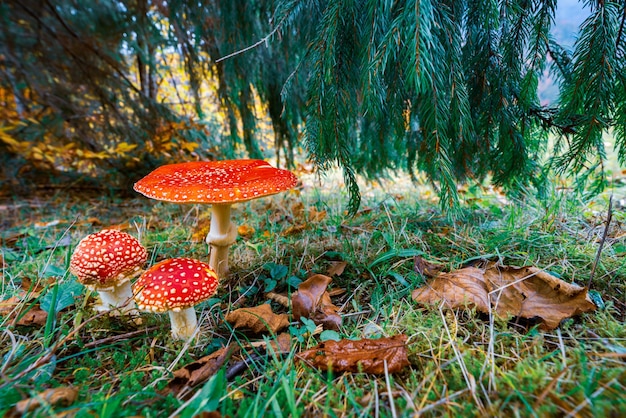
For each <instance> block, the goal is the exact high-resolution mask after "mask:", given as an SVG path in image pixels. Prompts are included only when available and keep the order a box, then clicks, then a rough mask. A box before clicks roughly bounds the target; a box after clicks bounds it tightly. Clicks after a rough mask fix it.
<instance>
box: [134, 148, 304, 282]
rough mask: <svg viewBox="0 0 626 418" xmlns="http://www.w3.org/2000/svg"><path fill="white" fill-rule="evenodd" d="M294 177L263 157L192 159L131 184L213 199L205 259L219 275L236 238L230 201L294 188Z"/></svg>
mask: <svg viewBox="0 0 626 418" xmlns="http://www.w3.org/2000/svg"><path fill="white" fill-rule="evenodd" d="M296 183H297V178H296V176H295V175H294V174H293V173H292V172H291V171H288V170H283V169H279V168H275V167H272V166H271V165H270V164H269V163H267V162H265V161H263V160H223V161H193V162H188V163H180V164H169V165H164V166H161V167H159V168H157V169H156V170H154V171H153V172H152V173H150V174H148V175H147V176H145V177H144V178H143V179H141V180H139V181H138V182H137V183H135V187H134V188H135V190H136V191H137V192H139V193H141V194H143V195H145V196H147V197H149V198H151V199H157V200H164V201H167V202H178V203H210V204H212V213H211V229H210V230H209V234H208V235H207V237H206V242H207V244H209V245H210V246H211V254H210V257H209V264H210V265H211V267H212V268H213V269H215V270H216V271H217V273H218V275H219V277H224V276H225V275H226V274H228V248H229V247H230V245H231V244H232V243H233V242H235V239H236V238H237V228H236V227H235V226H234V225H233V224H232V223H231V221H230V205H232V204H233V203H236V202H244V201H246V200H252V199H256V198H259V197H263V196H269V195H272V194H276V193H279V192H282V191H285V190H288V189H291V188H292V187H294V186H295V185H296Z"/></svg>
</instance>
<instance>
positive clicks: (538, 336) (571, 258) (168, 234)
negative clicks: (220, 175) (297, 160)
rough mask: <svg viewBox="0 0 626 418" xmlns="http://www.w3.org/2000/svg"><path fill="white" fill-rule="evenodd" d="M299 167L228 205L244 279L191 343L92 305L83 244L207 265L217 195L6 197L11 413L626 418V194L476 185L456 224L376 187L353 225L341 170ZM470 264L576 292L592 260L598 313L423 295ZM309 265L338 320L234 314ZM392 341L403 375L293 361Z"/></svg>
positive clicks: (235, 271)
mask: <svg viewBox="0 0 626 418" xmlns="http://www.w3.org/2000/svg"><path fill="white" fill-rule="evenodd" d="M300 175H301V178H302V184H303V185H302V187H300V188H298V189H297V190H294V191H291V192H286V193H283V194H280V195H276V196H273V197H271V198H264V199H260V200H257V201H253V202H249V203H245V204H240V205H236V206H234V207H233V216H232V218H233V219H234V220H235V221H236V222H237V223H238V225H239V233H240V236H239V238H238V240H237V242H236V243H235V244H234V246H233V247H232V248H231V255H230V266H231V274H230V275H229V276H228V277H227V278H224V279H223V280H222V281H221V283H220V287H219V290H218V292H217V294H216V295H215V296H214V297H213V298H211V299H210V300H208V301H207V302H204V303H202V304H200V305H199V306H197V307H196V312H197V313H198V314H199V318H200V320H199V322H200V324H201V327H200V331H199V334H198V337H197V338H195V339H192V340H190V341H175V340H173V339H172V338H171V335H170V331H169V329H170V326H169V319H168V317H167V315H157V314H151V313H143V314H142V315H141V321H137V320H133V319H132V318H129V317H125V316H110V315H107V314H96V313H95V312H94V311H93V309H92V306H93V303H94V302H95V299H96V295H95V294H93V293H89V292H88V291H86V289H85V288H83V287H82V286H81V285H80V284H78V283H77V282H76V279H75V278H74V277H73V276H72V275H71V274H70V273H69V272H68V266H69V259H70V256H71V253H72V251H73V249H74V248H75V246H76V244H77V243H78V241H79V240H80V239H81V238H82V237H84V236H85V235H87V234H90V233H93V232H96V231H98V230H100V229H104V228H117V229H121V230H123V231H126V232H128V233H130V234H131V235H134V236H135V237H137V238H138V239H139V240H140V241H141V242H142V243H143V245H144V246H145V247H146V248H147V249H148V254H149V256H148V263H147V264H148V265H153V264H154V263H156V262H158V261H161V260H163V259H166V258H171V257H182V256H185V257H193V258H198V259H201V260H206V259H207V246H206V244H205V243H204V236H205V235H206V233H207V231H208V226H209V221H210V215H209V207H208V206H202V205H178V204H171V203H164V202H156V201H152V200H149V199H146V198H143V197H136V198H131V199H126V198H124V199H122V198H118V197H116V196H115V195H114V194H113V193H109V194H107V195H106V196H95V195H93V193H71V194H69V195H68V194H65V192H61V191H58V190H57V191H54V190H52V191H50V190H49V191H47V192H45V193H43V192H42V193H39V194H38V195H36V196H31V197H29V198H19V197H4V198H2V199H1V200H0V215H1V218H2V220H1V225H2V229H1V231H0V233H1V235H0V238H1V246H0V265H1V267H2V270H0V274H1V275H2V279H3V280H2V285H1V287H0V356H1V357H0V361H1V364H0V415H5V414H6V416H21V415H22V414H23V413H25V412H26V411H30V414H31V416H42V417H43V416H45V417H48V416H77V417H92V416H98V417H101V418H106V417H121V416H145V417H161V416H181V417H193V416H204V417H217V416H231V417H238V416H241V417H253V416H262V415H268V414H269V415H268V416H322V415H325V416H392V417H396V416H414V415H415V414H424V415H432V416H454V415H457V416H463V417H469V416H572V417H577V416H626V398H625V397H624V393H626V327H625V326H624V321H625V319H626V213H625V212H624V202H625V200H624V199H626V193H625V188H624V187H621V188H620V187H617V186H615V187H614V188H613V189H612V190H611V191H609V192H607V193H604V194H602V195H600V196H595V197H593V198H588V199H585V198H582V197H580V196H578V195H576V194H574V193H573V192H572V190H571V189H568V188H560V189H557V188H555V189H554V190H552V192H551V194H550V195H549V197H547V198H546V199H544V200H537V199H535V198H532V197H525V198H520V199H515V198H510V197H509V198H506V197H504V196H503V195H502V194H501V193H499V192H498V191H497V190H493V189H491V188H485V187H480V186H474V187H466V188H464V189H463V190H461V191H460V192H461V197H462V200H463V207H462V209H461V212H460V213H459V215H458V216H457V217H456V218H454V219H452V218H449V217H446V216H445V215H443V214H442V213H441V211H440V210H439V207H438V204H437V199H436V196H435V194H434V193H433V192H432V190H430V189H429V188H428V187H427V186H425V185H415V184H412V183H410V182H408V181H406V179H404V180H402V181H398V180H397V179H396V180H395V181H391V180H389V181H385V182H382V183H377V184H364V185H363V204H362V206H361V208H360V210H359V212H358V213H357V214H356V216H353V217H350V216H347V214H346V213H345V207H346V201H345V196H344V195H343V193H342V189H341V182H340V181H339V180H337V179H336V178H333V177H330V178H322V179H320V178H317V177H316V176H315V175H313V174H307V173H300ZM610 192H612V193H614V197H613V210H612V219H611V222H610V224H609V228H608V230H607V231H606V232H607V233H606V238H603V235H604V232H605V229H606V224H607V222H606V221H607V216H608V215H607V214H608V201H609V198H608V196H609V194H610ZM600 246H602V248H601V251H600V252H599V251H598V250H599V248H600ZM598 253H600V257H599V259H598V260H597V261H596V257H597V254H598ZM468 265H472V266H476V267H480V268H486V267H485V266H487V265H498V266H501V267H504V266H516V267H522V266H533V267H536V268H537V269H539V270H541V271H542V272H547V273H549V275H550V276H551V277H557V278H560V279H562V280H563V281H565V282H567V283H577V284H579V285H581V286H585V285H587V284H588V281H589V279H590V275H591V271H592V270H594V268H595V271H594V274H593V278H592V281H591V285H590V289H591V291H590V292H589V294H590V298H591V300H592V301H593V306H594V308H595V309H594V310H591V311H587V312H584V313H580V314H578V313H577V312H576V313H575V314H574V315H573V316H572V317H571V318H567V319H564V320H562V321H561V322H560V325H559V326H558V327H547V326H545V325H546V324H545V322H543V321H542V320H541V318H537V317H536V316H535V315H530V316H528V315H526V317H525V318H524V317H520V316H515V315H495V314H492V312H491V311H489V312H488V313H485V312H480V309H477V308H476V307H475V306H474V307H471V308H458V307H457V308H455V309H452V310H451V309H446V308H445V305H444V304H443V303H436V304H431V305H428V304H422V303H417V302H416V301H415V300H414V297H413V295H414V293H413V292H414V291H415V290H416V289H418V288H422V287H423V286H425V284H426V283H432V282H431V280H433V279H432V278H431V277H432V276H435V277H436V276H437V274H436V273H432V272H430V271H428V270H429V269H430V268H437V269H442V270H443V271H446V272H457V271H458V270H459V269H462V268H463V267H466V266H468ZM314 274H323V275H326V276H328V277H331V278H332V281H331V282H330V284H329V285H328V288H327V290H328V295H327V296H328V297H329V298H330V301H331V302H332V305H328V304H327V306H331V307H333V309H334V308H336V310H337V312H338V313H339V315H340V316H341V320H342V324H341V326H340V327H339V328H338V330H334V331H330V332H329V330H323V329H322V327H321V326H319V325H316V324H315V323H314V322H313V321H311V320H309V319H306V318H304V319H301V320H300V321H295V320H294V319H293V318H292V317H291V316H289V317H288V318H289V320H290V323H289V324H288V325H289V326H288V327H287V328H284V327H283V328H284V329H282V330H281V331H280V332H279V331H276V332H263V331H261V332H259V333H253V332H251V331H246V330H245V329H240V328H238V327H237V326H235V325H233V324H232V323H231V322H229V321H226V320H225V317H226V315H227V314H228V313H229V312H232V311H234V310H235V309H237V308H250V307H255V306H257V305H260V304H265V303H269V304H270V306H271V307H272V310H273V311H274V312H275V313H277V314H288V315H291V307H290V303H289V300H290V298H291V297H292V295H293V293H294V292H295V291H296V290H297V289H298V286H299V285H300V284H301V283H302V282H303V281H304V280H306V279H307V278H309V277H310V276H312V275H314ZM451 274H452V273H451ZM447 277H449V276H447ZM524 279H525V278H524ZM521 281H523V280H521ZM277 294H278V295H279V296H276V295H277ZM281 295H282V299H281ZM285 300H286V301H287V303H285ZM291 300H293V299H291ZM557 302H558V301H555V306H557V305H556V304H557ZM285 305H286V306H285ZM542 309H544V310H550V306H548V307H546V306H543V308H542ZM555 310H558V308H556V307H555ZM537 316H540V315H539V312H538V313H537ZM268 321H269V319H268ZM398 335H402V336H405V337H403V338H406V343H405V345H404V347H402V348H405V349H406V353H407V355H408V364H404V365H402V366H401V367H400V369H399V370H393V371H391V372H390V371H389V370H388V369H387V366H389V367H391V365H390V364H388V363H387V362H384V370H383V371H382V372H380V371H379V372H377V373H368V372H366V371H364V370H362V369H361V370H354V371H347V372H337V371H335V372H332V371H325V370H324V368H323V367H319V365H315V364H310V363H308V362H306V361H302V360H298V358H299V357H300V354H301V353H302V352H304V351H305V350H307V349H311V348H313V349H315V350H317V351H322V348H323V347H324V343H329V342H330V341H333V340H340V341H348V340H351V341H364V340H365V339H377V340H381V341H384V340H385V338H387V337H394V336H398ZM272 341H274V342H275V344H271V342H272ZM319 344H322V345H319ZM396 345H397V343H396ZM224 347H227V348H226V349H224ZM396 348H398V347H396V346H394V345H393V344H392V345H387V346H383V347H382V348H379V349H380V350H381V353H378V355H379V357H382V358H386V359H389V358H390V357H386V356H387V355H388V354H389V353H392V351H393V353H395V351H394V350H395V349H396ZM393 353H392V354H393ZM338 355H340V354H338ZM357 355H363V356H365V354H364V353H363V352H359V353H357ZM389 361H390V362H391V360H389ZM381 364H382V363H381ZM359 367H364V366H363V365H360V366H359ZM212 411H213V412H212ZM199 414H203V415H199Z"/></svg>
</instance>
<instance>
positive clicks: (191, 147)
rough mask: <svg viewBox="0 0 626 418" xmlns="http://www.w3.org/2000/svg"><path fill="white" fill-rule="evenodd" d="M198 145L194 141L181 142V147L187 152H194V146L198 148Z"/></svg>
mask: <svg viewBox="0 0 626 418" xmlns="http://www.w3.org/2000/svg"><path fill="white" fill-rule="evenodd" d="M199 146H200V144H197V143H195V142H186V141H185V142H183V143H182V144H181V147H182V148H183V149H184V150H186V151H189V152H194V151H195V150H196V148H198V147H199Z"/></svg>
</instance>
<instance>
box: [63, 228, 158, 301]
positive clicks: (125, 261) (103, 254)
mask: <svg viewBox="0 0 626 418" xmlns="http://www.w3.org/2000/svg"><path fill="white" fill-rule="evenodd" d="M147 259H148V253H147V252H146V249H145V248H144V247H143V246H142V245H141V243H140V242H139V241H137V239H136V238H135V237H133V236H132V235H129V234H127V233H126V232H122V231H118V230H115V229H104V230H102V231H100V232H96V233H94V234H90V235H87V236H86V237H85V238H83V239H82V240H81V241H80V242H79V243H78V245H77V246H76V249H75V250H74V253H73V254H72V258H71V260H70V272H72V274H74V275H75V276H76V277H77V278H78V281H79V282H81V283H82V284H84V285H87V286H93V287H94V288H96V289H107V288H111V287H114V286H117V285H119V284H121V283H124V282H126V281H127V280H130V277H129V276H131V275H132V273H134V272H136V271H139V270H140V269H141V266H142V265H143V264H144V263H145V262H146V260H147Z"/></svg>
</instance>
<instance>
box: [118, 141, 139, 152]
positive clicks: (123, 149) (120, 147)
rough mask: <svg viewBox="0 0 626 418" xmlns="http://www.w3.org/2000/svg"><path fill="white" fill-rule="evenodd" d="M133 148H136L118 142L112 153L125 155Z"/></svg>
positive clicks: (134, 145)
mask: <svg viewBox="0 0 626 418" xmlns="http://www.w3.org/2000/svg"><path fill="white" fill-rule="evenodd" d="M135 148H137V144H129V143H128V142H120V143H119V144H117V146H116V147H115V150H114V152H115V153H117V154H126V153H127V152H129V151H132V150H134V149H135Z"/></svg>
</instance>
